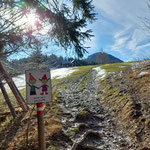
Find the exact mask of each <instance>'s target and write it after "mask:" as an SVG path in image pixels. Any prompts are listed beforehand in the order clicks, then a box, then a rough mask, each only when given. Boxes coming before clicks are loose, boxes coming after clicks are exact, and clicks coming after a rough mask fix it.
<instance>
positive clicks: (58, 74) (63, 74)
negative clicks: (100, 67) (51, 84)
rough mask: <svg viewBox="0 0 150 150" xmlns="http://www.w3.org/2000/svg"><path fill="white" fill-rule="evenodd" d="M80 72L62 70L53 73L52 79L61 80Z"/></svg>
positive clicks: (69, 69)
mask: <svg viewBox="0 0 150 150" xmlns="http://www.w3.org/2000/svg"><path fill="white" fill-rule="evenodd" d="M75 71H78V69H76V68H60V69H56V70H52V71H51V78H52V79H53V78H55V77H56V79H61V78H64V77H67V76H68V75H70V74H72V73H73V72H75Z"/></svg>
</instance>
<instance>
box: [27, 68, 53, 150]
mask: <svg viewBox="0 0 150 150" xmlns="http://www.w3.org/2000/svg"><path fill="white" fill-rule="evenodd" d="M26 96H27V103H28V104H37V119H38V142H39V150H46V143H45V135H44V111H43V104H42V103H45V102H49V101H51V100H52V88H51V77H50V70H46V71H45V70H28V71H26Z"/></svg>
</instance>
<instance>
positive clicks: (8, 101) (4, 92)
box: [0, 79, 16, 118]
mask: <svg viewBox="0 0 150 150" xmlns="http://www.w3.org/2000/svg"><path fill="white" fill-rule="evenodd" d="M0 89H1V91H2V93H3V95H4V98H5V100H6V103H7V105H8V107H9V109H10V111H11V114H12V116H13V117H14V118H15V117H16V112H15V109H14V107H13V105H12V103H11V101H10V99H9V96H8V94H7V92H6V89H5V87H4V85H3V83H2V81H1V79H0Z"/></svg>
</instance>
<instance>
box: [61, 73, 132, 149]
mask: <svg viewBox="0 0 150 150" xmlns="http://www.w3.org/2000/svg"><path fill="white" fill-rule="evenodd" d="M87 75H89V76H90V79H89V81H88V85H87V86H86V87H84V88H83V89H80V90H79V87H80V86H81V84H82V81H83V80H84V79H85V78H86V76H87ZM98 91H100V84H99V80H98V79H97V77H96V73H95V72H94V71H90V72H88V73H87V74H85V75H84V76H82V77H81V78H80V79H78V80H76V81H75V82H74V83H73V84H71V85H70V86H69V87H68V88H67V89H65V90H60V93H61V104H60V105H61V107H62V108H63V110H64V112H63V119H62V122H63V131H64V132H65V133H66V134H68V135H69V136H70V138H71V140H72V141H73V145H71V146H68V148H67V149H68V150H129V144H128V143H129V138H128V137H125V136H123V135H122V134H123V133H122V131H119V129H117V126H116V124H115V121H114V119H113V117H112V115H111V114H109V113H108V111H107V110H106V109H105V108H103V106H102V105H101V99H100V95H98ZM65 149H66V148H65Z"/></svg>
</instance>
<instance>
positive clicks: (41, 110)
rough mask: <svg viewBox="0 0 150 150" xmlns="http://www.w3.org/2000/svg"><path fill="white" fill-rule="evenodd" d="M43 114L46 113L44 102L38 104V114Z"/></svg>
mask: <svg viewBox="0 0 150 150" xmlns="http://www.w3.org/2000/svg"><path fill="white" fill-rule="evenodd" d="M42 114H44V111H43V104H42V103H40V104H37V115H42Z"/></svg>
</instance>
